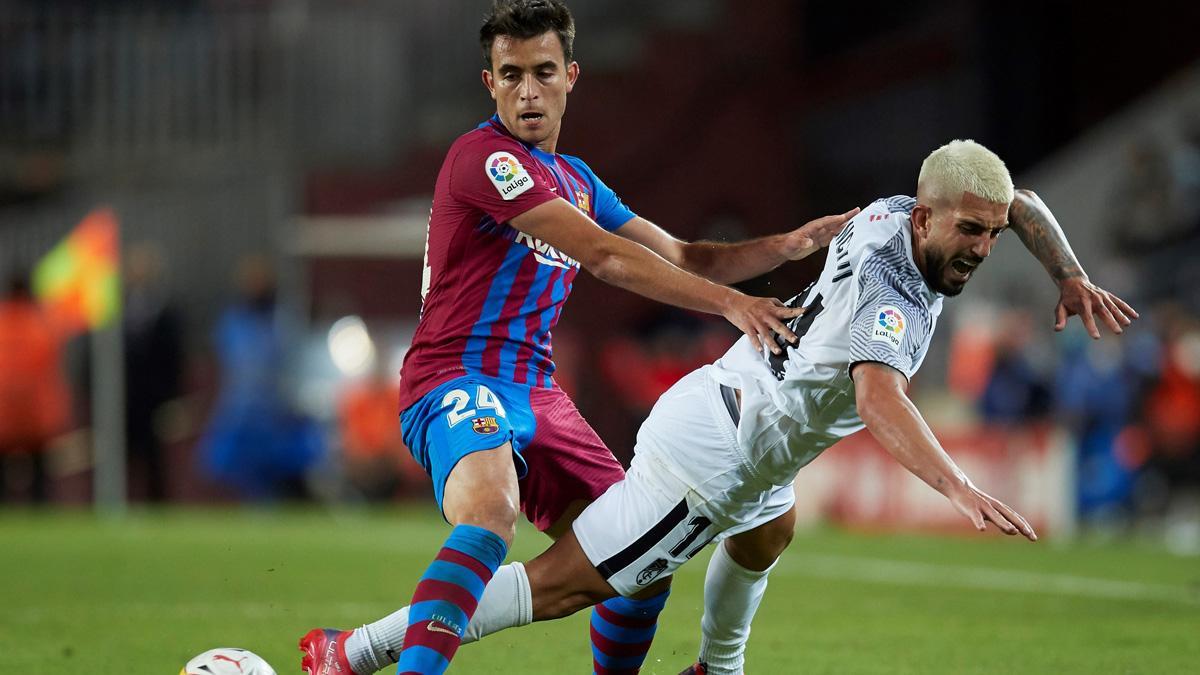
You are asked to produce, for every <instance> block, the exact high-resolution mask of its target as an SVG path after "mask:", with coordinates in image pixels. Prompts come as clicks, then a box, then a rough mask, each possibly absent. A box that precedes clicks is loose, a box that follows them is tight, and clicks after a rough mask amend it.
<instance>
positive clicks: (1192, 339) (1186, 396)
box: [1145, 307, 1200, 492]
mask: <svg viewBox="0 0 1200 675" xmlns="http://www.w3.org/2000/svg"><path fill="white" fill-rule="evenodd" d="M1162 314H1163V317H1162V318H1163V324H1164V325H1163V329H1162V330H1163V349H1162V372H1161V374H1160V376H1159V378H1158V381H1157V382H1156V383H1155V384H1154V386H1153V388H1152V389H1151V391H1150V393H1149V396H1148V397H1147V400H1146V408H1145V416H1146V427H1147V434H1148V437H1149V443H1150V452H1151V466H1152V468H1153V469H1154V470H1155V471H1156V472H1159V473H1161V474H1162V477H1163V478H1164V479H1165V483H1166V485H1167V487H1168V488H1169V489H1170V490H1171V491H1172V492H1178V491H1179V490H1181V489H1184V490H1186V489H1197V488H1200V322H1198V321H1196V319H1195V318H1193V317H1192V315H1191V314H1190V313H1189V312H1187V311H1185V310H1183V309H1182V308H1178V307H1174V308H1167V309H1164V310H1163V311H1162Z"/></svg>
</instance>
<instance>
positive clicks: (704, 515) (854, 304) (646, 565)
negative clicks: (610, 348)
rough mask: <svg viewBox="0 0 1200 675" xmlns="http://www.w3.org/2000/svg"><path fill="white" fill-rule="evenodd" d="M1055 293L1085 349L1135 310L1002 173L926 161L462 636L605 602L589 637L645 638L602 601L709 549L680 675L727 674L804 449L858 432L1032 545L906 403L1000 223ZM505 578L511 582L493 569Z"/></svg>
mask: <svg viewBox="0 0 1200 675" xmlns="http://www.w3.org/2000/svg"><path fill="white" fill-rule="evenodd" d="M1009 228H1011V229H1014V230H1016V231H1017V232H1018V234H1019V236H1020V237H1021V240H1022V242H1023V243H1024V244H1025V245H1026V247H1027V248H1028V249H1029V250H1030V251H1031V252H1033V253H1034V254H1035V256H1036V257H1037V258H1038V259H1039V260H1041V261H1042V263H1043V264H1044V265H1045V267H1046V269H1047V270H1048V271H1049V272H1050V274H1051V276H1052V277H1053V278H1054V279H1055V281H1057V282H1058V284H1059V286H1060V289H1061V292H1062V295H1061V299H1060V302H1059V305H1058V307H1057V308H1056V324H1055V328H1056V329H1059V330H1061V329H1062V328H1063V327H1064V326H1065V324H1066V320H1067V318H1068V316H1069V315H1071V314H1079V315H1080V316H1081V318H1082V319H1083V321H1084V323H1085V325H1086V326H1087V328H1088V331H1089V333H1091V334H1092V336H1093V337H1096V338H1098V337H1100V333H1099V330H1098V329H1097V326H1096V322H1095V319H1096V317H1099V318H1100V319H1101V320H1102V321H1103V322H1104V323H1105V324H1107V326H1108V327H1109V329H1110V330H1112V331H1113V332H1114V333H1120V332H1122V327H1123V326H1127V325H1129V324H1130V323H1131V321H1132V320H1133V319H1135V318H1137V313H1136V312H1135V311H1134V310H1133V309H1132V308H1131V307H1129V305H1127V304H1125V302H1124V301H1122V300H1121V299H1120V298H1118V297H1116V296H1114V295H1112V294H1111V293H1108V292H1107V291H1104V290H1103V289H1100V288H1098V287H1096V286H1094V285H1093V284H1092V283H1091V282H1090V281H1089V280H1088V278H1087V276H1086V275H1085V274H1084V273H1083V270H1082V268H1081V267H1080V266H1079V263H1078V261H1076V260H1075V257H1074V255H1073V254H1072V253H1071V249H1070V246H1068V244H1067V241H1066V238H1065V237H1064V236H1063V234H1062V230H1061V229H1060V228H1059V227H1058V224H1057V223H1056V222H1055V221H1054V218H1053V216H1052V215H1050V212H1049V211H1048V210H1047V209H1046V207H1045V204H1043V203H1042V202H1041V200H1040V199H1038V197H1037V196H1036V195H1034V194H1033V193H1031V192H1028V191H1014V190H1013V186H1012V179H1011V178H1010V177H1009V174H1008V170H1007V168H1005V166H1004V163H1003V162H1002V161H1001V160H1000V158H999V157H997V156H996V155H995V154H993V153H992V152H991V151H989V150H987V149H986V148H984V147H983V146H981V145H979V144H977V143H974V142H971V141H954V142H952V143H950V144H948V145H946V146H943V147H942V148H939V149H938V150H936V151H934V152H933V153H932V154H930V156H929V157H928V158H927V159H926V160H925V162H924V164H923V165H922V167H921V172H920V175H919V178H918V184H917V197H916V198H915V199H914V198H912V197H904V196H900V197H890V198H886V199H880V200H877V201H875V202H874V203H872V204H871V205H870V206H868V207H867V208H866V209H864V210H863V211H862V213H860V214H858V216H857V217H856V218H854V219H853V220H852V221H851V222H850V224H849V225H848V226H847V227H846V228H845V230H844V231H843V232H842V233H841V234H840V235H838V237H837V238H836V239H835V240H834V242H833V243H832V244H831V250H830V253H829V257H828V258H827V260H826V263H825V267H824V269H823V271H822V272H821V275H820V277H819V278H818V279H817V281H816V282H814V283H813V285H812V286H810V287H809V289H808V290H806V291H805V292H803V293H801V294H800V295H797V296H796V297H795V298H793V299H792V302H791V303H789V304H794V305H796V306H804V307H806V311H805V313H804V315H803V316H802V317H799V318H797V319H795V320H793V321H792V322H791V325H790V327H791V328H792V329H793V331H795V332H796V333H797V335H798V336H799V340H798V341H796V342H794V343H787V344H784V343H783V342H782V341H781V342H780V346H783V347H785V349H784V350H783V353H774V352H772V351H770V350H766V349H762V348H760V347H758V346H757V345H755V344H753V343H752V342H751V341H749V340H747V339H742V340H739V341H738V342H737V343H735V344H734V345H733V346H732V347H731V348H730V349H729V351H728V352H726V354H725V355H724V356H722V357H721V358H720V359H719V360H718V361H717V362H716V363H714V364H711V365H708V366H704V367H703V368H700V369H699V370H696V371H694V372H692V373H690V374H689V375H687V376H685V377H684V378H683V379H682V380H680V381H679V382H678V383H676V384H675V386H673V387H672V388H671V389H670V390H669V391H667V392H666V393H665V394H663V395H662V396H661V397H660V398H659V400H658V403H657V404H656V405H655V406H654V409H653V410H652V411H651V413H650V417H649V418H648V419H647V420H646V422H645V423H644V424H643V425H642V427H641V429H640V430H639V432H638V440H637V447H636V453H635V455H634V460H633V464H632V465H631V467H630V470H629V473H628V474H627V476H626V477H625V479H624V480H623V481H621V482H620V483H617V484H616V485H614V486H612V487H611V488H610V489H609V490H608V491H607V492H605V493H604V495H602V496H601V497H600V498H599V499H597V500H596V501H595V502H593V503H592V504H591V505H590V506H588V507H587V509H585V510H584V512H583V513H582V514H581V515H580V516H579V518H578V519H577V520H576V521H575V522H574V525H573V527H572V531H571V532H570V533H568V534H567V535H565V536H564V537H562V538H560V539H559V540H558V541H556V542H555V543H554V544H553V545H552V546H551V547H550V549H549V550H548V551H546V552H545V553H543V554H542V555H540V556H538V557H537V558H535V559H534V560H532V561H530V562H529V563H528V564H527V565H521V564H520V563H512V564H510V565H505V566H504V567H502V568H501V569H500V572H498V573H497V578H498V579H499V578H501V577H502V578H503V580H504V581H503V582H502V583H495V584H493V585H492V586H489V587H488V589H487V592H486V593H485V594H484V596H483V598H482V601H481V602H480V604H479V609H478V612H477V613H476V614H475V617H474V619H473V620H472V621H471V623H470V625H469V626H468V628H467V637H466V639H467V640H476V639H479V638H480V637H483V636H486V635H488V634H490V633H493V632H496V631H498V630H501V629H504V628H508V627H512V626H519V625H524V624H527V623H529V622H530V621H539V620H546V619H553V618H557V617H561V616H566V615H568V614H571V613H573V612H575V611H578V610H579V609H581V608H583V607H586V606H588V605H590V604H592V603H595V602H604V603H605V605H601V606H600V608H598V610H597V614H598V615H599V616H598V617H597V616H595V615H594V617H593V622H592V626H593V630H594V632H596V633H598V634H599V637H598V639H597V642H599V643H602V644H603V643H604V640H606V639H616V638H619V637H621V636H623V635H630V634H633V635H636V634H638V633H639V632H640V631H641V630H642V629H643V627H642V626H640V625H639V624H638V623H637V622H636V621H633V620H630V619H629V618H628V617H626V616H622V615H620V614H616V613H613V612H609V611H608V610H607V609H605V607H606V606H607V605H608V603H610V602H612V600H610V598H613V596H618V595H619V596H626V597H629V596H636V595H637V594H638V593H640V592H641V591H642V590H643V589H645V588H648V587H651V586H653V585H654V584H655V583H658V582H659V580H661V579H662V578H663V577H665V576H669V575H670V574H672V573H673V572H674V571H675V570H676V569H677V568H678V567H679V566H680V565H683V564H685V563H686V562H687V561H688V560H690V559H691V558H692V557H693V556H694V555H696V553H698V552H699V551H700V550H701V549H703V548H704V547H705V546H706V545H708V543H709V542H711V541H716V542H718V546H717V549H716V551H715V552H714V554H713V556H712V558H711V560H710V562H709V567H708V574H707V576H706V579H705V587H704V588H705V590H704V596H705V597H704V602H705V610H704V616H703V618H702V620H701V630H702V635H701V641H700V654H699V661H698V662H697V663H696V664H694V665H693V666H691V667H689V668H688V669H687V670H685V671H684V673H683V674H681V675H738V674H740V673H741V672H742V669H743V663H744V654H745V648H746V641H747V639H748V637H749V635H750V623H751V620H752V619H753V617H754V613H755V611H756V610H757V608H758V605H759V603H760V601H761V600H762V597H763V593H764V592H765V590H766V585H767V575H768V573H769V571H770V570H771V568H772V567H773V566H774V564H775V562H776V560H777V559H778V557H779V555H780V554H781V553H782V552H783V550H784V548H786V547H787V545H788V543H789V542H790V541H791V537H792V531H793V529H794V526H795V516H794V513H793V505H794V502H795V492H794V490H793V488H792V481H793V480H794V478H795V476H796V473H797V472H798V471H800V469H802V468H803V467H804V466H805V465H807V464H808V463H809V462H811V461H812V460H813V459H815V458H816V457H817V456H818V455H819V454H820V453H821V452H823V451H824V450H826V449H827V448H829V447H830V446H832V445H833V444H835V443H836V442H837V441H838V440H839V439H841V438H844V437H846V436H848V435H850V434H852V433H854V432H856V431H858V430H860V429H862V428H863V427H864V426H865V427H866V428H867V429H869V430H870V431H871V433H872V434H874V435H875V437H876V439H878V440H879V442H880V444H881V445H883V447H884V448H885V449H886V450H887V451H888V452H889V453H890V454H891V455H892V456H893V457H894V458H895V459H896V460H897V461H898V462H900V463H901V464H902V465H903V466H904V467H905V468H907V469H908V470H909V471H911V472H912V473H913V474H915V475H916V476H918V477H920V478H921V479H922V480H924V481H925V482H926V483H928V484H929V485H930V486H931V487H932V488H933V489H935V490H937V491H938V492H940V493H942V494H943V495H944V496H945V497H946V498H947V499H948V500H949V501H950V503H951V504H952V505H953V507H954V508H955V509H957V510H958V511H959V513H961V514H962V515H963V516H965V517H966V518H967V519H969V520H970V521H971V523H972V524H973V525H974V527H975V528H977V529H979V530H984V529H986V526H987V523H988V522H991V523H992V524H993V525H994V526H995V527H996V528H997V529H999V530H1000V531H1002V532H1004V533H1006V534H1009V535H1016V534H1021V535H1024V536H1025V537H1027V538H1028V539H1030V540H1036V539H1037V535H1036V533H1035V532H1034V530H1033V528H1032V527H1030V525H1029V523H1027V522H1026V521H1025V519H1024V518H1022V517H1021V516H1020V514H1018V513H1017V512H1016V511H1014V510H1013V509H1011V508H1010V507H1008V506H1007V505H1006V504H1004V503H1002V502H1000V501H999V500H997V499H995V498H994V497H991V496H990V495H988V494H986V493H984V492H983V491H982V490H980V489H979V488H977V487H975V485H974V484H973V483H972V482H971V481H970V480H969V479H968V478H967V476H966V475H965V474H964V473H963V472H962V470H960V469H959V468H958V466H956V465H955V463H954V462H953V460H952V459H951V458H950V456H949V455H947V454H946V452H945V451H944V450H943V449H942V447H941V445H940V444H939V443H938V441H937V439H936V438H935V437H934V435H933V433H932V432H931V431H930V429H929V427H928V426H927V425H926V423H925V421H924V419H923V418H922V417H921V415H920V412H919V411H918V410H917V409H916V408H915V407H914V406H913V404H912V402H911V401H910V400H909V399H908V398H907V396H906V395H905V390H906V388H907V386H908V381H909V378H911V377H912V375H913V374H914V373H915V372H916V371H917V369H918V368H919V367H920V365H921V363H922V361H923V360H924V359H925V355H926V353H927V350H928V349H929V344H930V340H931V338H932V336H933V330H934V326H935V325H936V323H937V318H938V315H939V313H940V312H941V308H942V303H943V300H944V299H945V298H946V297H949V296H955V295H958V294H959V293H960V292H961V291H962V290H963V288H964V287H965V286H966V284H967V282H968V281H969V280H970V278H971V276H972V275H973V274H974V272H975V270H976V269H977V268H978V266H979V265H980V264H981V263H983V261H984V260H985V259H986V258H987V257H988V255H989V254H990V253H991V249H992V245H993V244H994V243H995V241H996V238H997V237H998V236H999V235H1000V233H1001V232H1003V231H1004V230H1006V229H1009ZM509 570H512V572H509Z"/></svg>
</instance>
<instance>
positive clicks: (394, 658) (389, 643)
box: [346, 607, 408, 675]
mask: <svg viewBox="0 0 1200 675" xmlns="http://www.w3.org/2000/svg"><path fill="white" fill-rule="evenodd" d="M407 630H408V607H401V608H400V609H398V610H396V611H394V612H392V613H391V614H389V615H387V616H385V617H383V618H382V619H380V620H378V621H376V622H375V623H371V624H363V626H362V627H361V628H356V629H354V632H353V633H352V634H351V635H350V637H348V638H346V660H347V661H349V662H350V667H351V668H353V669H354V672H355V673H358V675H367V674H368V673H374V672H377V671H380V670H383V669H384V668H386V667H388V666H389V665H391V664H393V663H397V662H398V661H399V660H400V650H401V649H403V648H404V632H405V631H407Z"/></svg>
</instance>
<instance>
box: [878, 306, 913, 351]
mask: <svg viewBox="0 0 1200 675" xmlns="http://www.w3.org/2000/svg"><path fill="white" fill-rule="evenodd" d="M905 323H906V321H905V320H904V314H903V313H901V312H900V310H898V309H896V308H895V307H891V306H884V307H880V308H879V313H878V314H877V315H876V317H875V324H874V326H872V332H871V340H873V341H875V342H885V343H887V344H889V345H891V346H892V348H893V349H900V343H901V341H903V340H904V329H905Z"/></svg>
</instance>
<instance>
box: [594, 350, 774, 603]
mask: <svg viewBox="0 0 1200 675" xmlns="http://www.w3.org/2000/svg"><path fill="white" fill-rule="evenodd" d="M733 405H736V404H733ZM730 407H731V406H730V405H728V404H726V402H725V400H724V399H723V398H722V393H721V389H720V385H719V384H717V382H716V381H715V380H714V379H712V377H711V376H710V375H709V373H708V369H707V368H704V369H700V370H697V371H694V372H692V373H689V374H688V375H687V376H685V377H684V378H683V379H681V380H680V381H679V382H677V383H676V384H675V386H673V387H671V389H670V390H668V391H667V392H666V393H665V394H663V395H662V397H660V398H659V399H658V403H656V404H655V406H654V409H653V410H652V411H651V412H650V416H649V418H647V419H646V421H645V422H644V423H643V424H642V427H641V429H639V430H638V440H637V445H636V447H635V454H634V458H633V463H632V465H631V466H630V467H629V471H628V472H627V473H626V474H625V479H624V480H622V481H621V482H619V483H616V484H614V485H613V486H611V487H609V489H608V491H606V492H605V493H604V494H603V495H601V496H600V498H599V499H597V500H596V501H595V502H593V503H592V504H591V505H589V506H588V507H587V508H586V509H585V510H584V511H583V513H582V514H580V516H579V518H578V519H576V520H575V524H574V525H573V530H574V532H575V536H576V538H577V539H578V540H579V545H580V546H581V547H582V548H583V552H584V554H585V555H587V557H588V560H590V561H591V563H592V564H593V565H595V567H596V569H597V570H598V571H599V572H600V574H601V575H602V576H603V577H604V578H605V579H606V580H607V581H608V583H609V585H611V586H612V587H613V590H615V591H616V592H617V593H619V594H621V595H624V596H629V595H633V594H635V593H637V592H638V591H640V590H642V589H643V588H645V587H646V585H647V584H649V583H650V582H652V581H654V580H655V579H657V578H659V577H662V576H669V575H671V574H673V573H674V572H675V570H676V569H677V568H678V567H679V566H680V565H682V564H683V563H685V562H687V561H688V560H690V559H691V558H692V557H693V556H694V555H696V554H697V553H699V552H700V550H701V549H703V548H704V547H705V546H706V545H707V544H708V543H709V542H711V541H714V540H715V541H721V540H723V539H725V538H726V537H730V536H733V535H735V534H738V533H741V532H745V531H747V530H751V529H753V528H755V527H758V526H759V525H762V524H764V523H767V522H770V521H771V520H774V519H775V518H778V517H779V516H781V515H783V514H785V513H787V512H788V511H789V510H790V509H791V508H792V505H793V504H794V503H795V501H796V494H795V492H794V491H793V489H792V486H791V485H786V486H776V485H771V484H770V483H766V482H763V481H761V480H759V479H758V478H757V477H756V476H754V475H753V474H752V473H751V471H750V470H749V468H748V465H747V463H746V461H745V456H744V454H743V453H742V451H741V449H740V448H739V447H738V443H737V427H736V425H735V422H734V417H733V416H734V415H736V414H737V411H736V407H734V408H733V409H732V410H731V409H730Z"/></svg>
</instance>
